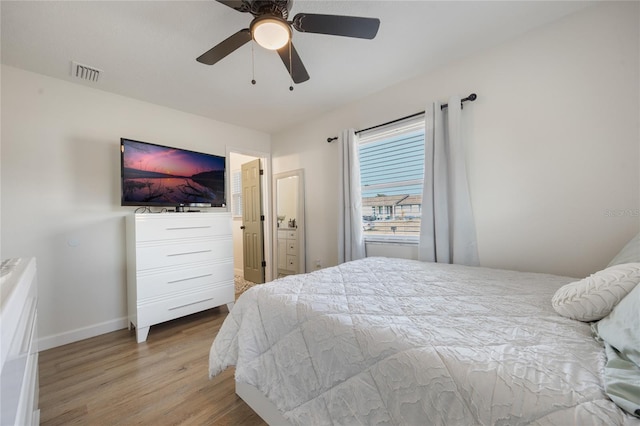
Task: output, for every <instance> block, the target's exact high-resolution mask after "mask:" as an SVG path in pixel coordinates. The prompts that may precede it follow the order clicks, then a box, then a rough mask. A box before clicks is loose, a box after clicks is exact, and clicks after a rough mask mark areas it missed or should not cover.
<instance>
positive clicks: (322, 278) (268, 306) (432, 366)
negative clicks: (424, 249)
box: [209, 258, 640, 425]
mask: <svg viewBox="0 0 640 426" xmlns="http://www.w3.org/2000/svg"><path fill="white" fill-rule="evenodd" d="M572 280H574V279H573V278H568V277H559V276H553V275H545V274H535V273H522V272H514V271H505V270H496V269H488V268H477V267H466V266H460V265H443V264H435V263H425V262H419V261H412V260H404V259H388V258H366V259H362V260H357V261H353V262H348V263H345V264H342V265H339V266H336V267H332V268H326V269H323V270H319V271H316V272H312V273H309V274H302V275H293V276H288V277H285V278H282V279H279V280H276V281H274V282H271V283H268V284H265V285H260V286H255V287H253V288H251V289H250V290H248V291H247V292H245V293H244V294H243V295H242V296H241V297H240V298H239V299H238V300H237V302H236V304H235V307H234V308H233V310H232V311H231V313H230V314H229V315H228V317H227V318H226V320H225V322H224V324H223V325H222V327H221V329H220V331H219V333H218V335H217V336H216V338H215V340H214V342H213V344H212V346H211V351H210V366H209V374H210V375H211V376H214V375H216V374H218V373H220V372H221V371H223V370H224V369H226V368H227V367H229V366H232V365H235V366H236V381H237V382H239V383H246V384H248V385H251V386H253V387H255V388H256V389H258V390H259V391H260V392H261V393H262V394H263V395H265V397H266V398H267V399H268V400H269V401H270V402H272V403H273V404H274V405H275V406H276V407H277V408H278V410H279V411H280V413H282V415H283V416H284V417H285V418H286V419H287V420H288V421H289V422H290V423H291V424H295V425H334V424H335V425H340V424H344V425H352V424H367V425H369V424H393V425H415V424H430V425H444V424H446V425H458V424H459V425H472V424H474V425H475V424H484V425H518V424H540V425H566V424H607V425H616V424H638V423H640V422H638V419H635V418H633V417H631V416H629V415H627V414H625V413H624V412H623V411H622V410H621V409H619V408H618V407H617V406H616V405H615V404H614V403H613V402H612V401H611V400H610V399H609V398H608V397H607V396H606V395H605V393H604V389H603V381H602V372H603V368H604V364H605V361H606V356H605V353H604V348H603V345H602V343H600V342H598V341H596V340H595V339H594V338H593V337H592V334H591V329H590V327H589V324H587V323H582V322H579V321H575V320H571V319H567V318H564V317H561V316H559V315H558V314H557V313H556V312H555V311H554V310H553V308H552V306H551V302H550V300H551V297H552V296H553V294H554V292H555V291H556V290H557V289H558V288H559V287H560V286H562V285H564V284H566V283H568V282H570V281H572Z"/></svg>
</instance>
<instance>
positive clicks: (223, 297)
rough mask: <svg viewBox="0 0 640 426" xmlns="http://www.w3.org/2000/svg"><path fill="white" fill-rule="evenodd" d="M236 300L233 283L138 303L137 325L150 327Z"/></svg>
mask: <svg viewBox="0 0 640 426" xmlns="http://www.w3.org/2000/svg"><path fill="white" fill-rule="evenodd" d="M234 300H235V293H234V288H233V285H230V286H226V287H218V288H212V289H207V290H203V291H197V292H193V293H187V294H182V295H179V296H175V297H171V298H169V299H163V300H159V301H155V302H153V303H142V302H140V303H139V304H138V312H139V315H138V324H137V327H139V328H142V327H148V326H151V325H154V324H158V323H161V322H164V321H169V320H172V319H175V318H180V317H183V316H185V315H190V314H193V313H195V312H200V311H203V310H205V309H211V308H215V307H216V306H220V305H224V304H226V303H231V302H233V301H234Z"/></svg>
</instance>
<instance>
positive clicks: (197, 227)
mask: <svg viewBox="0 0 640 426" xmlns="http://www.w3.org/2000/svg"><path fill="white" fill-rule="evenodd" d="M206 228H211V226H207V225H205V226H178V227H175V228H167V231H179V230H181V229H206Z"/></svg>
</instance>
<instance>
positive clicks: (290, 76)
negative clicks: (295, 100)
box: [289, 37, 293, 92]
mask: <svg viewBox="0 0 640 426" xmlns="http://www.w3.org/2000/svg"><path fill="white" fill-rule="evenodd" d="M291 63H292V61H291V37H289V78H290V79H291V86H289V91H291V92H293V65H292V64H291Z"/></svg>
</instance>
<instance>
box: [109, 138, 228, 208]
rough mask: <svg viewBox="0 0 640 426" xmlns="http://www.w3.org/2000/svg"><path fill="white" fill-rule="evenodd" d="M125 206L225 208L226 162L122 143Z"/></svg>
mask: <svg viewBox="0 0 640 426" xmlns="http://www.w3.org/2000/svg"><path fill="white" fill-rule="evenodd" d="M120 155H121V176H122V179H121V180H122V184H121V190H122V205H123V206H163V207H169V206H175V207H179V206H190V207H194V206H196V207H225V206H226V198H225V176H224V175H225V158H224V157H221V156H218V155H212V154H204V153H201V152H194V151H188V150H186V149H178V148H171V147H168V146H162V145H156V144H152V143H148V142H139V141H134V140H131V139H124V138H121V139H120Z"/></svg>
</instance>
